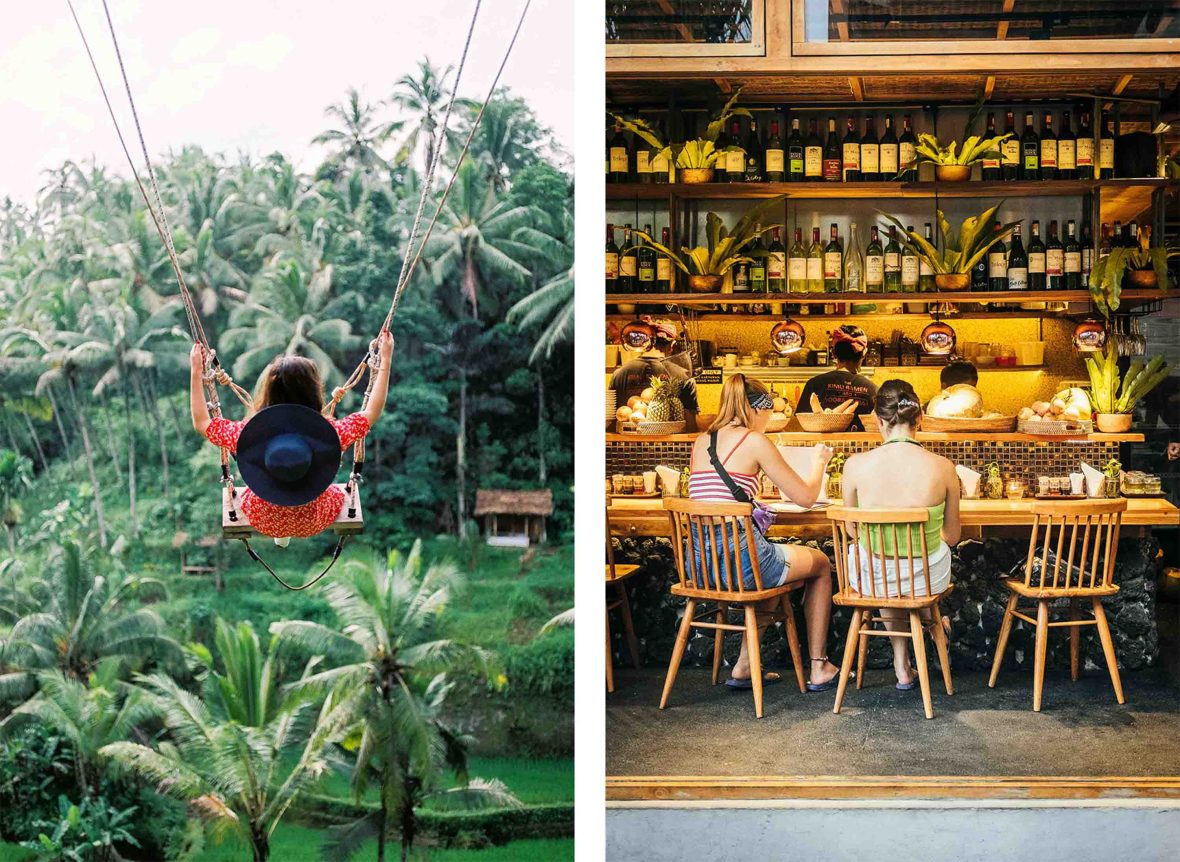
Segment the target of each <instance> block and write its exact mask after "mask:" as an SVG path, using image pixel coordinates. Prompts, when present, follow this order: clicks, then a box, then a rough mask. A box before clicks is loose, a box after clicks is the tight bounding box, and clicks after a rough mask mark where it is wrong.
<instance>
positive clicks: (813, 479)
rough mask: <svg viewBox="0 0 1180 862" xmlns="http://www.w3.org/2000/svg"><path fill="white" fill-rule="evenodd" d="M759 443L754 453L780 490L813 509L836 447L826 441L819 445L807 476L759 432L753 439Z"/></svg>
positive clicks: (795, 502) (797, 503) (792, 500)
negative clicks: (788, 461) (801, 473)
mask: <svg viewBox="0 0 1180 862" xmlns="http://www.w3.org/2000/svg"><path fill="white" fill-rule="evenodd" d="M753 442H754V445H755V447H756V448H755V450H754V455H755V457H757V459H758V467H759V468H760V469H761V470H762V472H763V473H765V474H766V475H767V476H769V477H770V481H772V482H774V484H775V485H776V486H777V487H778V489H779V490H780V491H782V492H783V493H784V494H786V495H787V497H788V498H789V499H790V500H791V502H792V503H794V504H795V505H797V506H803V507H804V508H810V507H811V506H814V505H815V501H816V500H818V499H819V495H820V492H821V491H823V487H824V470H826V469H827V466H828V461H830V460H831V459H832V448H831V447H830V446H825V445H823V444H822V443H817V444H816V445H815V449H814V452H815V457H814V459H813V460H812V463H811V473H810V474H809V475H807V476H800V475H799V474H798V473H796V472H795V471H794V470H793V469H791V465H790V464H788V463H787V462H786V461H785V460H784V459H783V456H782V453H781V452H779V451H778V447H777V446H775V445H774V444H773V443H771V442H770V440H769V439H768V438H767V437H765V436H763V435H761V434H759V435H757V438H756V439H755V440H753Z"/></svg>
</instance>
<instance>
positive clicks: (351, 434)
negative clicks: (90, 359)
mask: <svg viewBox="0 0 1180 862" xmlns="http://www.w3.org/2000/svg"><path fill="white" fill-rule="evenodd" d="M377 354H378V356H379V357H380V368H378V369H376V370H375V371H371V372H370V373H373V374H375V375H376V376H375V378H374V380H373V386H372V389H371V390H370V392H369V400H368V404H367V406H365V408H364V410H363V411H361V412H358V413H353V414H352V415H350V416H346V417H344V418H343V419H339V420H337V419H327V418H324V417H323V416H321V415H320V413H321V411H322V410H323V407H324V386H323V383H322V382H321V379H320V372H319V369H318V368H317V367H316V364H315V363H314V362H312V361H311V360H310V359H307V358H305V357H302V356H278V357H276V358H275V359H274V361H273V362H271V363H270V365H268V366H267V367H266V370H265V371H263V372H262V376H261V377H260V378H259V379H258V385H257V387H256V388H255V397H254V406H253V409H252V410H251V411H250V412H249V415H247V417H246V419H245V420H243V421H240V422H235V421H232V420H229V419H224V418H221V417H218V418H216V419H213V418H210V416H209V406H208V404H206V403H205V390H204V387H203V383H202V373H203V371H204V368H205V352H204V349H203V348H202V346H201V345H200V344H199V343H198V344H194V345H193V349H192V352H191V354H190V360H191V365H192V372H191V375H190V387H189V391H190V401H191V407H192V414H193V428H195V429H196V431H197V433H198V434H200V435H201V436H202V437H205V438H206V439H208V440H209V442H211V443H213V444H214V445H216V446H222V447H225V448H228V449H229V451H230V453H231V454H233V455H234V456H235V457H237V459H238V464H239V468H240V469H241V472H242V476H243V479H244V480H245V481H246V484H247V486H248V487H247V488H246V489H245V490H244V491H243V492H242V494H241V496H240V506H239V508H240V509H241V511H242V512H243V513H244V514H245V515H246V517H247V518H248V519H249V522H250V525H251V526H252V527H253V528H254V529H255V530H256V531H258V532H259V533H262V534H263V535H265V536H270V537H271V538H273V539H275V541H276V544H280V545H282V544H285V543H286V542H285V540H286V539H289V538H292V537H294V538H306V537H308V536H314V535H316V534H318V533H321V532H323V531H324V530H326V529H328V528H329V527H331V526H332V524H333V523H334V522H335V521H336V519H337V517H338V516H339V514H340V509H341V507H342V506H343V505H344V502H345V499H344V491H343V490H342V489H341V488H340V487H339V486H337V485H335V484H332V482H333V480H334V479H335V475H336V470H337V469H338V467H339V463H340V452H341V451H343V450H345V449H347V448H348V447H349V446H351V445H352V444H354V443H356V442H357V441H358V440H360V439H362V438H364V437H365V436H366V435H367V434H368V433H369V430H370V429H371V428H372V427H373V424H374V423H375V422H376V421H377V417H378V416H380V415H381V411H382V410H384V409H385V397H386V394H387V391H388V389H389V366H390V359H391V357H392V356H393V337H392V336H391V335H390V333H389V331H388V330H383V331H382V332H381V334H380V335H379V336H378V338H377ZM280 406H283V409H271V408H277V407H280ZM243 432H244V433H243Z"/></svg>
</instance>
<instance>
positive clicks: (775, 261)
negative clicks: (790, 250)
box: [766, 251, 794, 279]
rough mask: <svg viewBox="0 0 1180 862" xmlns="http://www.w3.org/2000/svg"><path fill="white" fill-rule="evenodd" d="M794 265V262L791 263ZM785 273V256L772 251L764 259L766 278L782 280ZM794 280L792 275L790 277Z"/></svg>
mask: <svg viewBox="0 0 1180 862" xmlns="http://www.w3.org/2000/svg"><path fill="white" fill-rule="evenodd" d="M792 263H794V261H792ZM786 272H787V256H786V255H785V254H784V253H783V252H781V251H772V252H771V253H770V257H768V258H767V259H766V276H767V278H774V279H782V278H783V277H784V276H785V275H786ZM791 277H792V278H794V275H792V276H791Z"/></svg>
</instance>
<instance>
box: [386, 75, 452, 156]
mask: <svg viewBox="0 0 1180 862" xmlns="http://www.w3.org/2000/svg"><path fill="white" fill-rule="evenodd" d="M452 71H453V69H452V67H451V66H447V67H446V68H445V69H442V70H441V71H440V70H439V69H437V68H435V67H434V66H432V65H431V63H430V58H429V57H427V58H425V59H423V60H419V61H418V75H417V77H415V76H414V75H403V76H402V77H401V78H400V79H398V82H397V84H396V85H395V89H394V92H393V95H392V96H391V97H390V99H389V102H390V104H392V105H394V106H395V107H397V108H399V109H401V110H402V111H405V112H406V113H408V114H410V117H411V119H410V121H409V125H410V130H409V132H407V133H406V136H405V137H404V138H402V141H401V145H400V146H399V148H398V153H397V160H398V161H399V162H406V161H409V160H410V159H412V158H413V157H414V154H415V153H416V152H417V150H418V148H419V147H421V149H422V169H423V171H425V170H426V168H428V167H429V166H430V163H431V162H432V161H434V152H435V147H436V146H437V144H438V141H437V140H436V137H437V134H438V131H437V130H438V124H439V121H440V120H441V119H442V115H443V113H444V112H445V110H446V104H447V100H448V99H449V98H450V95H451V93H450V90H449V89H448V88H447V78H449V77H450V75H451V72H452ZM405 125H406V123H405V122H404V121H400V120H399V121H395V122H393V123H390V124H388V125H387V126H386V127H385V130H384V132H385V135H386V136H389V135H392V134H394V133H395V132H397V131H400V130H401V129H402V128H403V127H404V126H405ZM457 139H458V134H457V133H456V132H455V130H454V129H451V128H448V129H447V141H446V142H445V143H450V142H452V141H454V140H457Z"/></svg>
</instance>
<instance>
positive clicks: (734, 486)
mask: <svg viewBox="0 0 1180 862" xmlns="http://www.w3.org/2000/svg"><path fill="white" fill-rule="evenodd" d="M738 445H741V444H738ZM708 451H709V463H710V464H712V465H713V469H714V470H716V471H717V475H718V476H720V477H721V481H722V482H724V483H725V487H726V488H728V489H729V493H731V494H733V498H734V499H735V500H737V501H738V502H739V503H753V502H754V498H753V497H751V496H750V495H749V493H747V492H746V489H745V488H742V487H741V486H739V485H738V483H737V482H735V481H734V480H733V476H730V475H729V471H728V470H726V469H725V465H724V464H722V463H721V459H720V458H718V457H717V432H716V431H710V432H709V450H708ZM730 454H731V455H732V454H733V453H732V452H731V453H730Z"/></svg>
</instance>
